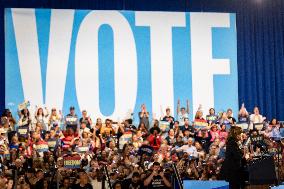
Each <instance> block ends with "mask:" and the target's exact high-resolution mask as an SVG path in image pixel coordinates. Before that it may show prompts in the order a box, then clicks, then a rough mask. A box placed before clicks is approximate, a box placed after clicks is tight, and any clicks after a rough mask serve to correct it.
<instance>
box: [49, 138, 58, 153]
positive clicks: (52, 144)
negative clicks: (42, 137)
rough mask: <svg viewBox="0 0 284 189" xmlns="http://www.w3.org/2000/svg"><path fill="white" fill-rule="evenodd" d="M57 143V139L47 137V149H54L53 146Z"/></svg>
mask: <svg viewBox="0 0 284 189" xmlns="http://www.w3.org/2000/svg"><path fill="white" fill-rule="evenodd" d="M57 144H58V141H57V139H49V140H48V141H47V145H48V147H49V149H50V150H51V151H53V150H54V149H55V147H56V145H57Z"/></svg>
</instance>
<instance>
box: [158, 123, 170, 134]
mask: <svg viewBox="0 0 284 189" xmlns="http://www.w3.org/2000/svg"><path fill="white" fill-rule="evenodd" d="M159 127H160V129H161V131H162V132H168V131H169V130H170V123H169V122H167V121H160V123H159Z"/></svg>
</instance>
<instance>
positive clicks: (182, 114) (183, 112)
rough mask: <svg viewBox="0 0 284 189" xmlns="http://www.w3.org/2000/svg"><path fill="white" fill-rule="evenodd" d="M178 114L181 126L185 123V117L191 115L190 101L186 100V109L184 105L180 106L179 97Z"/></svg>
mask: <svg viewBox="0 0 284 189" xmlns="http://www.w3.org/2000/svg"><path fill="white" fill-rule="evenodd" d="M177 115H178V121H179V126H183V125H184V119H185V118H188V117H189V101H188V100H186V109H185V108H184V107H182V108H180V100H179V99H178V103H177Z"/></svg>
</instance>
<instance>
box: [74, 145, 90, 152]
mask: <svg viewBox="0 0 284 189" xmlns="http://www.w3.org/2000/svg"><path fill="white" fill-rule="evenodd" d="M76 151H77V152H78V153H86V152H88V151H89V146H78V147H76Z"/></svg>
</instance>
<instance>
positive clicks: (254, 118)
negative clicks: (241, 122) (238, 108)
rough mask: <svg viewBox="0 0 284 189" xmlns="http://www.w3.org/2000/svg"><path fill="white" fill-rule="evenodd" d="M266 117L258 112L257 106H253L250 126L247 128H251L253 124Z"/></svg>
mask: <svg viewBox="0 0 284 189" xmlns="http://www.w3.org/2000/svg"><path fill="white" fill-rule="evenodd" d="M265 119H266V117H263V116H262V115H260V113H259V109H258V107H257V106H256V107H254V109H253V114H251V115H250V127H249V129H250V130H252V129H253V124H258V123H263V121H264V120H265Z"/></svg>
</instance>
